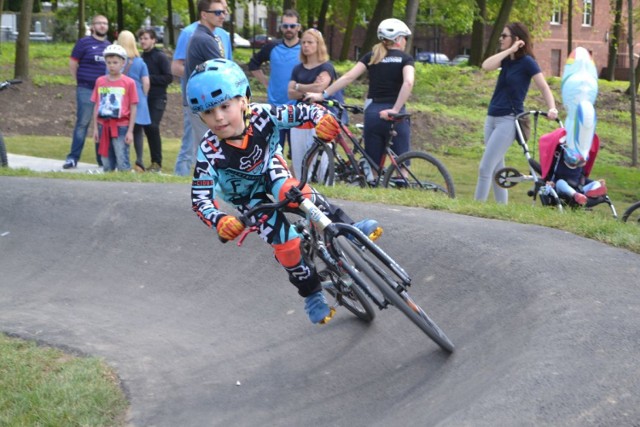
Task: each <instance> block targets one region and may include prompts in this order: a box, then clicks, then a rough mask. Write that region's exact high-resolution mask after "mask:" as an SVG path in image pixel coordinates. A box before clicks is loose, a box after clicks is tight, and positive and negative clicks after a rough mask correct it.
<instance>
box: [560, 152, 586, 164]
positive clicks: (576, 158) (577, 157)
mask: <svg viewBox="0 0 640 427" xmlns="http://www.w3.org/2000/svg"><path fill="white" fill-rule="evenodd" d="M562 157H563V158H564V163H565V164H566V165H567V166H568V167H570V168H571V169H575V168H578V167H580V168H581V167H583V166H584V165H586V164H587V161H586V160H585V158H584V157H583V156H582V154H580V152H579V151H577V150H574V149H571V148H565V149H564V153H563V155H562Z"/></svg>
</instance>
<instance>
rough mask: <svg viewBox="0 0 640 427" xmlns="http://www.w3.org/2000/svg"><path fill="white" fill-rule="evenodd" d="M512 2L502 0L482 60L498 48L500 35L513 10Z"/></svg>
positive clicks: (511, 0) (510, 0)
mask: <svg viewBox="0 0 640 427" xmlns="http://www.w3.org/2000/svg"><path fill="white" fill-rule="evenodd" d="M513 2H514V0H503V1H502V5H501V6H500V12H499V13H498V16H497V18H496V20H495V22H494V24H493V31H491V36H490V37H489V42H488V43H487V49H486V51H485V52H484V59H486V58H488V57H490V56H491V55H493V54H494V53H495V51H496V48H497V46H498V39H499V38H500V34H502V30H503V29H504V26H505V25H507V23H508V22H509V15H511V9H512V8H513Z"/></svg>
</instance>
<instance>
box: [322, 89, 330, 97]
mask: <svg viewBox="0 0 640 427" xmlns="http://www.w3.org/2000/svg"><path fill="white" fill-rule="evenodd" d="M329 96H330V95H329V92H327V90H326V89H325V90H323V91H322V99H327V98H329Z"/></svg>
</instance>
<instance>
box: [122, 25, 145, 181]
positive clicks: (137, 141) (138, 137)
mask: <svg viewBox="0 0 640 427" xmlns="http://www.w3.org/2000/svg"><path fill="white" fill-rule="evenodd" d="M118 44H119V45H120V46H122V47H123V48H124V50H125V51H126V52H127V56H128V59H127V62H126V64H125V66H124V74H125V75H126V76H129V77H131V78H132V79H133V81H135V82H136V88H137V90H138V99H139V103H138V111H137V113H136V123H135V127H134V129H133V147H134V149H135V151H136V163H135V170H136V172H144V171H145V167H144V135H143V132H144V127H145V126H148V125H150V124H151V117H150V116H149V104H148V102H147V94H148V93H149V88H150V87H151V81H150V79H149V69H148V68H147V64H146V63H145V62H144V61H143V60H142V58H141V57H140V52H139V51H138V47H137V46H136V37H135V36H134V35H133V33H132V32H131V31H127V30H124V31H122V32H121V33H120V34H119V35H118Z"/></svg>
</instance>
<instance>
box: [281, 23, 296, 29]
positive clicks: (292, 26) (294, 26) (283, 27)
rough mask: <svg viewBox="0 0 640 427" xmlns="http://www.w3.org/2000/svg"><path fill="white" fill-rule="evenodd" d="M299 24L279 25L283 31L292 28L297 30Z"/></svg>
mask: <svg viewBox="0 0 640 427" xmlns="http://www.w3.org/2000/svg"><path fill="white" fill-rule="evenodd" d="M299 26H300V24H280V28H282V29H283V30H293V29H294V28H298V27H299Z"/></svg>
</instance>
